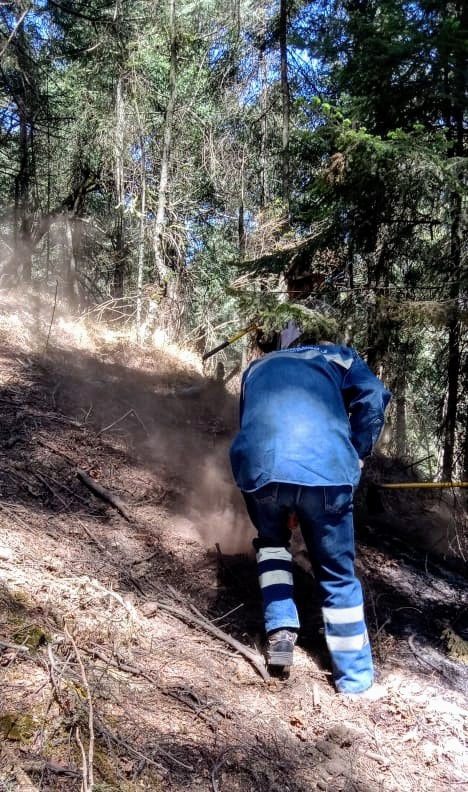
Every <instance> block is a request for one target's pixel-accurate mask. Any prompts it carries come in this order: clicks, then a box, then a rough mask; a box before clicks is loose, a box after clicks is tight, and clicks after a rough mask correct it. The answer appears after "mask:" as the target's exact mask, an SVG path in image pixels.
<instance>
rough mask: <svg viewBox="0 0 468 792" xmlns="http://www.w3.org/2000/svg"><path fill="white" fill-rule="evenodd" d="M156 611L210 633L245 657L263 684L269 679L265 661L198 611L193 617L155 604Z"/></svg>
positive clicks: (169, 607)
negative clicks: (169, 614) (168, 614)
mask: <svg viewBox="0 0 468 792" xmlns="http://www.w3.org/2000/svg"><path fill="white" fill-rule="evenodd" d="M158 610H163V611H166V612H167V613H171V614H172V615H173V616H176V617H177V618H178V619H181V620H182V621H185V622H186V623H187V624H196V625H197V627H201V628H202V630H205V632H207V633H210V635H213V636H214V637H215V638H217V639H218V640H219V641H223V642H224V643H226V644H228V646H231V647H232V649H235V650H236V652H239V654H241V655H242V656H243V657H245V658H246V660H248V661H249V663H251V664H252V665H253V667H254V668H255V669H256V671H258V673H259V674H260V676H261V677H262V679H263V681H264V682H268V680H269V679H270V675H269V673H268V671H267V669H266V666H265V661H264V660H263V658H262V657H261V656H260V655H259V654H257V652H255V651H253V649H249V647H248V646H244V644H242V643H241V642H240V641H238V640H237V639H236V638H233V637H232V635H229V634H228V633H227V632H224V630H221V629H220V628H219V627H216V626H215V625H214V624H213V623H212V622H210V621H208V619H206V618H205V617H204V616H202V614H201V613H200V611H198V613H199V615H197V616H195V615H194V614H192V613H188V612H187V611H184V610H181V609H180V608H175V607H174V606H173V605H167V604H166V603H164V602H158V603H157V607H156V608H155V611H154V613H157V611H158ZM151 615H152V614H148V616H151Z"/></svg>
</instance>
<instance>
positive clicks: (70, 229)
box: [65, 212, 79, 308]
mask: <svg viewBox="0 0 468 792" xmlns="http://www.w3.org/2000/svg"><path fill="white" fill-rule="evenodd" d="M65 230H66V236H67V243H68V266H67V273H66V284H67V299H68V301H69V303H70V305H71V306H72V308H77V306H78V303H79V291H78V278H77V244H76V218H75V217H73V216H70V213H69V212H67V213H66V214H65Z"/></svg>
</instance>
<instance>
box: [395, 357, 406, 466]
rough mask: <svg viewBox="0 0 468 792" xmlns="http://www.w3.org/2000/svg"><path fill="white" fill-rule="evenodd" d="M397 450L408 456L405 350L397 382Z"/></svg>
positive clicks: (397, 453) (399, 454)
mask: <svg viewBox="0 0 468 792" xmlns="http://www.w3.org/2000/svg"><path fill="white" fill-rule="evenodd" d="M395 450H396V455H397V457H399V458H400V459H402V458H403V457H405V456H406V453H407V428H406V353H405V351H404V350H403V355H402V356H401V358H400V360H399V370H398V373H397V377H396V382H395Z"/></svg>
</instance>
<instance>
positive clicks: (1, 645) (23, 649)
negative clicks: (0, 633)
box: [0, 640, 29, 654]
mask: <svg viewBox="0 0 468 792" xmlns="http://www.w3.org/2000/svg"><path fill="white" fill-rule="evenodd" d="M0 649H12V650H13V651H15V652H17V653H18V654H29V647H28V646H23V645H22V644H15V643H10V641H3V640H0Z"/></svg>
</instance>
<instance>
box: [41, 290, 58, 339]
mask: <svg viewBox="0 0 468 792" xmlns="http://www.w3.org/2000/svg"><path fill="white" fill-rule="evenodd" d="M58 285H59V284H58V280H56V281H55V297H54V307H53V309H52V316H51V318H50V325H49V332H48V333H47V341H46V345H45V350H44V351H45V352H47V349H48V347H49V340H50V333H51V331H52V325H53V323H54V316H55V309H56V308H57V292H58Z"/></svg>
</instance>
